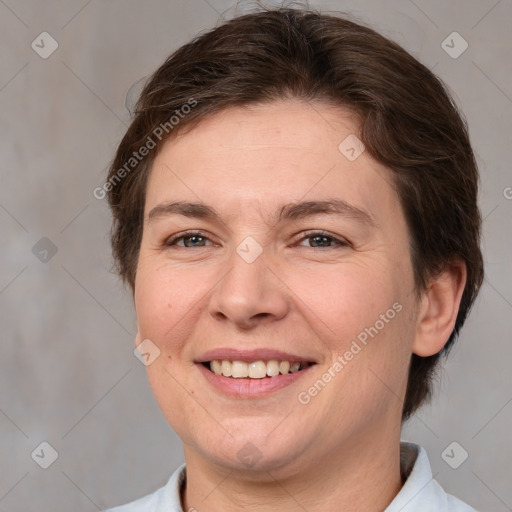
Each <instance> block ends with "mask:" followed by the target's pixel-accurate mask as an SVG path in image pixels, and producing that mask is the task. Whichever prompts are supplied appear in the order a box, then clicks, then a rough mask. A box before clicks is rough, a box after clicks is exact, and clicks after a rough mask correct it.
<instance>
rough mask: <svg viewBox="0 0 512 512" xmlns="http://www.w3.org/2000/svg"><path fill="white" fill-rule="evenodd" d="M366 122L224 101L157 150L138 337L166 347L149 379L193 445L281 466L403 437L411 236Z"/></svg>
mask: <svg viewBox="0 0 512 512" xmlns="http://www.w3.org/2000/svg"><path fill="white" fill-rule="evenodd" d="M357 131H358V124H357V121H356V119H355V118H354V117H352V116H351V115H350V114H349V113H348V112H347V111H344V110H342V109H340V108H336V107H333V106H330V105H327V104H322V103H314V104H307V103H303V102H301V101H298V100H297V101H291V100H289V101H281V102H275V103H273V104H269V105H265V106H254V107H251V108H232V109H227V110H224V111H223V112H221V113H218V114H216V115H214V116H212V117H211V118H209V119H207V120H204V121H203V122H202V123H200V124H199V125H198V126H197V127H195V128H194V129H193V130H191V131H190V132H188V133H186V134H183V135H180V136H178V138H175V139H172V140H170V141H168V142H167V143H166V145H165V146H164V147H163V148H162V150H161V151H160V153H159V155H158V156H157V158H156V160H155V162H154V166H153V169H152V172H151V175H150V177H149V181H148V184H147V195H146V204H145V218H144V228H143V237H142V243H141V249H140V257H139V262H138V268H137V277H136V284H135V306H136V313H137V321H138V328H139V335H138V342H140V341H141V340H146V339H149V340H151V343H153V344H154V345H156V346H157V347H158V349H159V351H160V355H159V357H157V358H156V359H155V360H154V362H152V364H150V365H149V366H147V371H148V376H149V380H150V384H151V386H152V389H153V392H154V394H155V397H156V399H157V401H158V403H159V405H160V407H161V409H162V411H163V413H164V415H165V417H166V419H167V421H168V422H169V423H170V425H171V426H172V427H173V428H174V429H175V431H176V432H177V433H178V435H179V436H180V437H181V439H182V440H183V442H184V445H185V453H186V456H188V457H199V458H200V459H201V460H202V461H205V462H207V463H211V464H215V465H218V466H222V467H226V468H231V469H233V468H236V469H237V470H239V471H242V470H244V469H248V468H252V470H254V469H261V470H276V471H281V472H283V474H284V473H286V472H294V471H299V470H302V471H303V470H304V468H308V467H313V466H314V465H316V464H320V463H321V462H322V461H323V462H325V461H326V460H327V459H329V458H331V459H332V457H334V456H336V454H338V456H339V454H340V453H345V454H347V453H350V452H351V451H354V452H355V451H357V450H358V449H360V448H361V447H362V446H378V445H379V443H382V442H387V441H384V440H386V439H390V438H397V435H399V434H398V433H399V429H400V419H401V418H400V417H401V408H402V399H403V396H404V394H405V385H406V380H407V372H408V363H409V359H410V355H411V346H412V343H413V338H414V324H415V317H416V314H417V304H416V302H415V300H416V299H415V294H414V283H413V272H412V266H411V260H410V252H409V237H408V230H407V226H406V223H405V219H404V215H403V212H402V210H401V206H400V203H399V200H398V196H397V194H396V191H395V190H394V188H393V186H392V182H391V176H392V175H391V173H390V171H389V170H388V169H386V168H385V167H383V166H381V165H380V164H378V163H377V162H375V161H374V160H373V159H372V158H371V157H370V156H369V155H368V153H367V152H365V151H363V152H362V153H361V154H360V155H359V156H357V154H358V152H359V149H360V148H358V147H357V146H355V145H354V139H352V138H349V139H348V140H345V139H346V138H347V137H348V136H352V137H353V134H356V133H357ZM354 157H357V158H354ZM146 343H147V342H146ZM211 361H219V362H215V363H212V364H211V365H210V362H211ZM221 361H224V362H221ZM234 361H236V362H235V363H233V362H234ZM251 363H252V364H251ZM294 363H295V364H294ZM210 367H211V368H213V370H214V371H212V370H211V369H210ZM288 367H290V369H291V370H296V369H297V367H299V368H300V369H299V370H298V371H294V372H293V373H290V370H289V369H288ZM280 371H281V372H283V373H280ZM215 372H216V373H215ZM220 372H223V373H221V374H220V375H219V373H220ZM247 372H249V376H248V377H243V376H244V375H247ZM230 374H231V376H229V375H230ZM267 374H269V375H270V376H269V375H267ZM264 375H266V376H264Z"/></svg>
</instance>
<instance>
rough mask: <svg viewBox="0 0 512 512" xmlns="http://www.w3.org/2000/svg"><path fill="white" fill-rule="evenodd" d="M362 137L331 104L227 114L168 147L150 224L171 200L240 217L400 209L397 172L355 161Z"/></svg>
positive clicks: (152, 182)
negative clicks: (309, 206) (285, 210)
mask: <svg viewBox="0 0 512 512" xmlns="http://www.w3.org/2000/svg"><path fill="white" fill-rule="evenodd" d="M358 130H359V124H358V121H357V118H356V117H355V116H354V115H353V114H351V113H350V112H349V111H347V110H344V109H342V108H340V107H335V106H332V105H328V104H326V103H319V102H315V103H306V102H303V101H299V100H286V101H285V100H283V101H277V102H274V103H271V104H266V105H257V106H251V107H236V108H229V109H226V110H223V111H221V112H219V113H217V114H215V115H213V116H211V117H209V118H207V119H205V120H203V121H201V122H200V123H199V124H198V125H197V126H196V127H195V128H193V129H192V130H190V131H189V132H186V133H183V134H181V135H178V136H177V137H175V138H173V139H170V140H168V141H167V142H166V143H165V144H164V146H163V147H162V149H161V150H160V152H159V154H158V155H157V157H156V159H155V162H154V164H153V168H152V171H151V175H150V177H149V181H148V186H147V194H146V211H145V213H146V216H147V215H148V213H149V211H150V210H151V209H152V208H154V207H155V205H157V204H160V203H164V202H168V201H171V200H188V201H194V202H198V201H200V202H204V203H207V204H215V205H216V207H217V206H218V207H219V208H221V209H224V210H225V211H226V214H232V215H235V216H236V215H239V214H240V213H241V212H243V211H254V212H256V211H258V215H260V216H261V215H262V214H263V213H265V211H268V208H269V207H270V205H272V204H276V203H278V202H279V203H282V202H283V200H288V201H299V200H314V199H319V198H326V197H327V196H329V197H330V198H332V197H333V196H336V197H338V198H340V199H343V200H345V201H347V202H348V201H350V202H355V203H358V204H359V205H360V206H361V208H365V209H372V208H373V209H375V208H374V207H375V203H379V204H380V206H381V207H387V208H388V209H389V208H393V205H394V203H397V201H398V197H397V196H396V194H395V192H394V189H393V187H392V186H391V185H390V183H391V174H390V171H389V170H388V169H386V168H385V167H384V166H382V165H380V164H379V163H378V162H376V161H374V160H373V159H372V158H370V156H369V155H368V154H367V153H366V151H363V152H362V153H361V154H360V156H358V157H357V158H355V159H353V156H354V154H355V155H357V153H358V152H359V151H360V149H361V148H360V147H358V146H357V140H358V139H356V137H357V133H358ZM354 143H355V144H356V146H355V145H354ZM347 149H348V150H349V152H348V153H347ZM352 149H353V151H352ZM347 156H349V157H351V158H347ZM395 206H396V205H395ZM270 213H275V212H270V211H268V214H270ZM375 213H377V214H378V213H379V212H378V211H377V212H375ZM254 214H256V213H254Z"/></svg>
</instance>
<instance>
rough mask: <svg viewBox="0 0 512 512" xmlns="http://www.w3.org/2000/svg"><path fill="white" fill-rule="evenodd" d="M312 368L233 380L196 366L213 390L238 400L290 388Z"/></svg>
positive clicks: (202, 366) (198, 365) (200, 365)
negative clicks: (257, 377)
mask: <svg viewBox="0 0 512 512" xmlns="http://www.w3.org/2000/svg"><path fill="white" fill-rule="evenodd" d="M313 366H314V365H311V366H308V367H307V368H304V369H303V370H300V371H298V372H294V373H287V374H286V375H281V374H280V375H276V376H275V377H264V378H262V379H251V378H245V379H243V378H242V379H235V378H233V377H224V375H217V374H216V373H213V372H212V371H210V370H208V369H207V368H206V367H205V366H204V365H202V364H197V367H198V368H199V371H200V372H201V373H202V375H203V376H204V378H205V379H206V380H207V381H208V382H209V383H210V384H211V385H212V386H213V387H214V388H216V389H217V390H218V391H220V392H222V393H223V394H225V395H229V396H232V397H238V398H260V397H264V396H266V395H269V394H271V393H273V392H275V391H278V390H280V389H283V388H285V387H286V386H290V385H291V384H293V383H294V382H296V381H297V380H299V379H300V378H302V377H303V376H304V375H306V374H309V370H310V369H311V368H313Z"/></svg>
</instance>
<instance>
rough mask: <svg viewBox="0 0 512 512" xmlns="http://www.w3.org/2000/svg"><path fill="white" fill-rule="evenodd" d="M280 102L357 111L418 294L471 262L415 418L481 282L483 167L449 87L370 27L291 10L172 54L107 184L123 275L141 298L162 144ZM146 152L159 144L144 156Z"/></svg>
mask: <svg viewBox="0 0 512 512" xmlns="http://www.w3.org/2000/svg"><path fill="white" fill-rule="evenodd" d="M282 98H298V99H302V100H305V101H311V100H326V101H328V102H330V103H333V104H335V105H339V106H341V107H344V108H346V109H349V110H350V111H351V112H353V113H355V114H356V116H357V118H358V120H359V122H360V132H359V133H358V136H359V137H360V139H361V140H362V141H363V143H364V144H365V147H366V150H367V151H368V153H369V154H370V155H371V156H372V157H373V158H374V159H375V160H376V161H378V162H380V163H382V164H384V165H385V166H386V167H388V168H389V169H390V171H391V174H392V176H393V183H394V186H395V187H396V190H397V193H398V196H399V199H400V202H401V205H402V208H403V211H404V214H405V218H406V221H407V225H408V228H409V237H410V249H411V260H412V266H413V270H414V277H415V284H416V290H417V291H418V292H419V293H421V292H422V291H424V290H425V288H426V286H427V283H428V281H429V279H431V278H433V277H435V276H436V275H437V274H438V273H439V272H440V271H441V270H442V269H443V268H444V266H445V265H446V264H447V263H449V262H451V261H454V260H462V261H463V262H464V263H465V265H466V269H467V282H466V286H465V289H464V292H463V296H462V301H461V304H460V308H459V312H458V316H457V320H456V323H455V328H454V330H453V332H452V333H451V336H450V338H449V340H448V341H447V343H446V346H445V347H444V349H443V350H442V351H441V352H440V353H439V354H436V355H433V356H430V357H419V356H416V355H414V354H413V355H412V359H411V365H410V369H409V380H408V387H407V393H406V397H405V402H404V407H403V419H404V420H405V419H407V418H408V417H409V416H410V415H411V414H412V413H413V412H414V411H415V410H416V409H417V408H418V407H419V406H420V405H421V404H422V403H423V402H424V401H425V400H426V399H428V398H430V396H431V393H432V380H433V377H434V375H435V373H434V371H435V368H436V366H437V363H438V362H439V359H440V357H441V355H442V354H443V353H446V352H447V351H448V350H449V348H450V347H451V345H452V344H453V342H454V340H455V338H456V336H457V335H458V333H459V331H460V329H461V327H462V325H463V323H464V321H465V319H466V317H467V315H468V312H469V309H470V307H471V305H472V303H473V302H474V300H475V298H476V295H477V293H478V290H479V288H480V286H481V283H482V280H483V262H482V254H481V251H480V246H479V239H480V229H481V216H480V211H479V209H478V206H477V191H478V190H477V189H478V170H477V166H476V162H475V158H474V155H473V151H472V148H471V145H470V141H469V136H468V132H467V127H466V123H465V121H464V119H463V117H462V115H461V114H460V113H459V111H458V109H457V107H456V106H455V104H454V102H453V100H452V99H451V97H450V94H449V93H448V92H447V90H446V88H445V86H444V85H443V83H442V82H441V81H440V80H439V79H438V78H437V77H436V76H435V75H434V74H432V72H431V71H430V70H429V69H427V68H426V67H425V66H424V65H422V64H421V63H419V62H418V61H417V60H416V59H415V58H413V57H412V56H411V55H410V54H409V53H407V52H406V51H405V50H404V49H403V48H401V47H400V46H399V45H397V44H395V43H394V42H392V41H390V40H388V39H386V38H385V37H383V36H381V35H379V34H378V33H376V32H375V31H373V30H371V29H370V28H367V27H365V26H362V25H360V24H358V23H354V22H352V21H349V20H347V19H344V18H341V17H337V16H330V15H329V16H328V15H322V14H320V13H318V12H316V11H312V10H296V9H285V8H282V9H275V10H268V11H263V12H258V13H254V14H249V15H245V16H240V17H237V18H234V19H232V20H230V21H228V22H226V23H224V24H223V25H221V26H219V27H217V28H215V29H213V30H211V31H209V32H207V33H205V34H203V35H201V36H199V37H197V38H195V39H194V40H192V41H191V42H190V43H188V44H186V45H184V46H182V47H181V48H179V49H178V50H177V51H176V52H175V53H173V54H172V55H171V56H170V57H169V58H168V59H167V60H166V61H165V62H164V64H163V65H162V66H161V67H160V68H159V69H158V70H157V71H156V72H155V73H154V74H153V75H152V77H151V78H150V79H149V81H148V82H147V83H146V85H145V87H144V89H143V91H142V94H141V96H140V98H139V101H138V103H137V106H136V111H135V113H134V118H133V120H132V123H131V125H130V127H129V128H128V130H127V132H126V134H125V136H124V138H123V139H122V141H121V143H120V145H119V148H118V150H117V154H116V156H115V159H114V161H113V163H112V165H111V167H110V170H109V176H108V181H107V183H106V184H105V185H106V186H105V187H104V189H105V191H107V195H108V201H109V205H110V208H111V210H112V214H113V225H112V231H111V242H112V248H113V255H114V260H115V263H116V265H117V271H118V272H119V274H120V276H121V277H122V279H123V281H124V282H125V283H128V284H129V286H130V287H131V290H132V293H133V291H134V286H135V274H136V269H137V261H138V255H139V250H140V244H141V239H142V230H143V218H144V217H143V215H144V201H145V189H146V183H147V179H148V175H149V173H150V171H151V166H152V163H153V161H154V158H155V156H156V155H157V153H158V151H159V150H160V148H161V147H162V145H163V143H164V142H165V141H166V140H167V139H169V137H171V136H174V135H175V134H176V133H177V132H178V131H180V132H182V131H184V130H185V128H186V129H187V130H188V129H191V128H193V127H194V126H196V125H197V123H199V122H200V121H202V120H203V119H205V118H206V117H208V116H210V115H212V114H214V113H216V112H219V111H221V110H222V109H225V108H227V107H232V106H242V105H249V104H261V103H269V102H272V101H274V100H276V99H282ZM185 105H189V107H188V108H185V107H184V106H185ZM192 105H193V106H192ZM171 118H173V119H175V121H170V120H171ZM178 118H179V119H178ZM176 120H178V121H177V122H176ZM340 142H341V141H340ZM143 147H146V148H150V149H149V151H143V153H145V156H144V158H142V157H141V156H140V153H141V148H143ZM134 155H137V156H136V159H134V158H135V157H134ZM131 159H134V160H131ZM127 162H131V164H130V165H129V166H127ZM122 169H124V172H121V170H122Z"/></svg>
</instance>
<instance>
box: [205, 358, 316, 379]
mask: <svg viewBox="0 0 512 512" xmlns="http://www.w3.org/2000/svg"><path fill="white" fill-rule="evenodd" d="M201 364H202V365H203V366H204V367H205V368H206V369H207V370H209V371H210V372H212V373H214V374H215V375H222V376H223V377H228V378H231V379H266V378H273V377H277V376H279V375H288V374H289V373H296V372H300V371H303V370H305V369H306V368H309V367H310V366H312V365H313V364H315V363H313V362H310V361H292V362H291V361H287V360H281V361H279V360H277V359H270V360H268V361H265V360H258V361H252V362H246V361H238V360H233V361H231V360H228V359H222V360H221V359H214V360H213V361H205V362H203V363H201Z"/></svg>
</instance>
